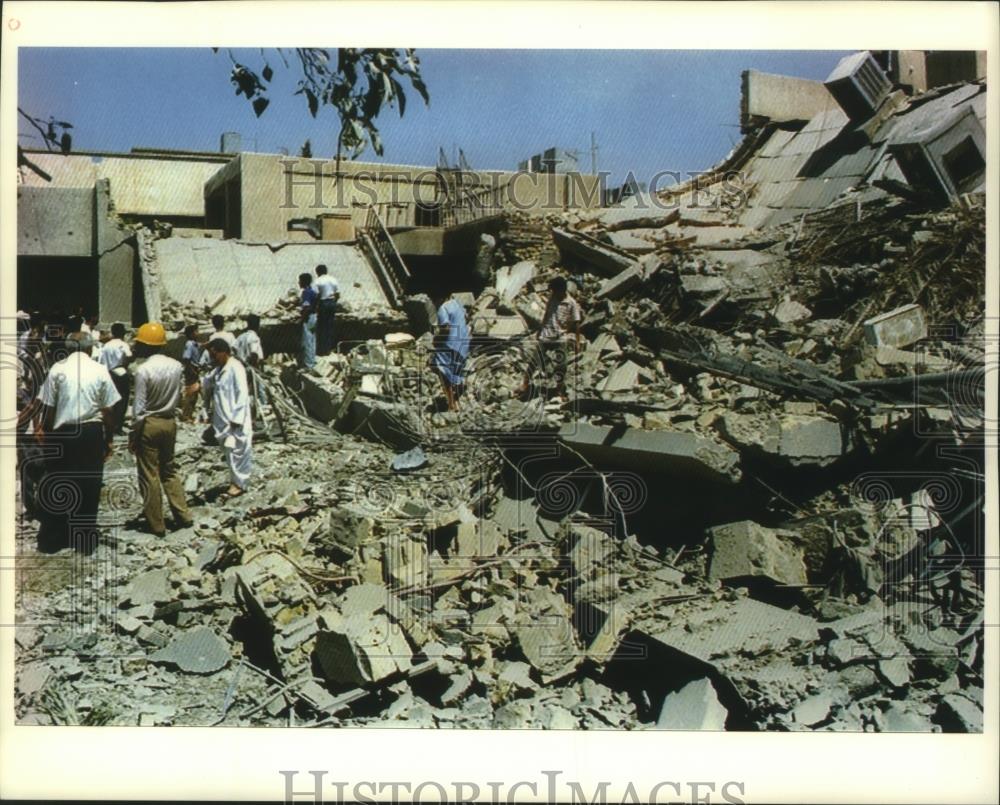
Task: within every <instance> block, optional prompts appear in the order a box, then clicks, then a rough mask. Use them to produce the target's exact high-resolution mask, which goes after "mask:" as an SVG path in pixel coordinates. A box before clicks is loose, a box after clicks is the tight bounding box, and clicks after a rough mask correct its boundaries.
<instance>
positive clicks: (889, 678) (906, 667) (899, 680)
mask: <svg viewBox="0 0 1000 805" xmlns="http://www.w3.org/2000/svg"><path fill="white" fill-rule="evenodd" d="M876 668H877V669H878V674H879V676H880V677H882V679H884V680H885V681H886V683H887V684H888V685H890V686H892V687H894V688H901V687H904V686H905V685H908V684H910V663H909V661H908V660H907V658H906V657H892V658H890V659H885V660H879V662H878V665H877V666H876Z"/></svg>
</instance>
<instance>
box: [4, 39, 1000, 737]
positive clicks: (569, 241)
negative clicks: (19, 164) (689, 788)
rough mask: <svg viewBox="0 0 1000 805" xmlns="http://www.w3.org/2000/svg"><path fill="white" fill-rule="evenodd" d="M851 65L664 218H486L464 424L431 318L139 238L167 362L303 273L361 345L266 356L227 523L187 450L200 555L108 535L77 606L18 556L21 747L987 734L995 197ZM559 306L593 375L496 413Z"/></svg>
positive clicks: (668, 194)
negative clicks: (288, 738) (544, 322)
mask: <svg viewBox="0 0 1000 805" xmlns="http://www.w3.org/2000/svg"><path fill="white" fill-rule="evenodd" d="M845 62H847V63H845V64H843V65H841V67H838V70H837V71H835V75H834V76H833V77H831V82H828V84H827V85H826V87H824V85H822V84H817V83H816V82H804V83H806V84H809V85H810V86H809V87H808V88H807V90H808V91H805V90H803V89H802V88H796V86H795V85H786V84H783V83H780V82H776V81H770V79H774V78H776V77H770V79H769V77H767V76H764V75H763V74H752V75H745V76H744V94H745V97H744V106H745V109H744V134H745V137H744V140H743V142H742V143H741V144H740V145H739V146H738V147H737V148H736V149H735V150H734V152H733V153H732V154H730V155H729V156H728V157H727V158H726V159H725V160H724V161H723V162H722V163H721V164H720V166H719V167H718V170H717V171H715V172H714V173H711V174H709V175H707V176H705V177H702V178H701V179H699V180H698V181H697V182H693V183H690V184H688V185H686V186H678V187H675V188H671V189H669V190H668V191H664V192H663V193H662V194H661V195H660V196H659V197H658V198H657V199H656V201H657V204H652V203H651V199H650V198H649V197H648V196H643V195H642V194H639V195H636V196H633V197H632V198H630V199H627V200H626V201H624V202H623V203H622V204H621V205H620V206H617V207H611V208H606V209H601V208H595V209H568V210H565V211H561V212H559V213H551V212H550V213H549V214H548V215H545V216H542V215H537V214H526V213H516V212H512V211H509V210H508V211H506V212H504V213H502V214H500V215H499V216H497V217H496V220H495V221H494V223H496V224H497V225H496V226H494V228H493V229H492V233H493V234H491V235H484V236H483V239H482V241H481V242H479V246H478V248H479V252H478V255H479V257H478V259H477V261H476V265H477V270H479V271H484V272H486V274H487V275H488V276H487V280H488V281H487V283H486V287H485V289H484V290H482V291H481V292H479V293H472V292H463V293H458V294H456V297H457V298H459V300H460V301H462V302H463V304H464V305H465V306H466V309H467V312H468V317H469V321H470V326H471V329H472V332H473V334H474V344H473V352H472V356H471V358H470V363H469V369H468V380H467V392H466V395H465V397H464V398H463V400H462V401H461V408H460V410H459V411H458V412H454V413H452V412H447V411H443V410H441V405H440V400H439V393H438V392H439V384H438V381H437V379H436V378H435V377H434V375H433V374H432V373H431V372H430V370H429V369H428V366H427V364H428V357H429V355H430V351H431V349H432V346H431V335H430V332H429V326H430V323H431V322H432V321H433V314H434V309H433V306H430V307H429V305H430V302H429V299H428V298H427V297H426V296H424V295H420V294H410V295H408V296H406V298H405V299H402V300H401V301H400V303H399V304H398V305H394V304H392V298H391V296H392V295H391V293H390V292H389V291H386V290H385V288H387V287H389V286H387V285H386V284H385V283H386V282H387V281H386V280H385V279H384V276H385V272H386V271H387V270H389V269H387V267H386V266H385V265H380V264H378V261H377V260H374V259H373V258H366V257H365V252H364V251H363V250H360V249H358V248H356V247H355V246H354V245H350V244H324V245H322V246H320V245H314V244H305V243H287V244H284V245H281V246H277V247H275V246H273V245H270V246H269V245H267V244H253V243H245V242H241V241H237V240H233V239H214V238H207V239H203V238H185V237H180V236H177V235H173V236H172V235H171V233H170V232H169V227H163V226H161V227H158V228H143V229H141V232H140V235H139V239H138V243H139V251H140V261H141V267H142V271H143V277H144V294H145V297H146V305H147V307H148V309H149V310H150V311H152V310H154V309H155V310H157V311H160V315H161V316H162V318H163V320H164V321H165V323H166V324H167V326H168V327H174V328H176V327H177V325H179V324H180V323H182V322H185V321H190V320H197V321H202V320H204V319H205V318H206V317H207V314H209V313H211V312H219V311H221V312H223V313H225V314H226V315H227V317H229V318H236V317H238V316H240V315H243V314H246V313H248V312H258V313H260V314H262V316H263V317H264V319H265V329H267V331H268V335H267V338H268V339H269V340H270V341H271V342H272V344H273V345H277V346H278V347H280V345H281V344H282V343H283V341H282V339H285V340H287V339H292V341H294V320H295V308H296V302H295V296H294V293H291V294H290V293H289V292H288V283H287V282H286V281H285V280H284V279H283V278H285V277H288V276H294V273H291V274H290V273H289V271H294V272H297V271H298V270H300V268H299V267H300V266H301V265H302V264H303V261H312V262H320V261H321V260H319V259H316V258H317V255H320V253H321V257H322V260H324V261H325V262H327V263H328V264H329V265H330V266H331V271H332V273H334V274H337V275H338V277H339V278H340V279H341V284H342V286H344V287H346V288H347V289H348V291H347V292H346V293H345V305H344V308H345V310H344V312H343V314H342V317H341V314H338V317H341V318H338V326H340V327H343V330H342V332H347V333H350V334H351V336H350V337H349V338H347V337H345V338H347V340H345V342H344V343H342V345H341V349H340V351H339V352H338V353H337V354H334V355H331V356H329V357H326V358H320V359H319V362H318V365H317V367H316V371H315V372H304V371H302V370H301V369H300V368H299V367H298V366H297V365H296V363H295V360H294V358H293V356H292V355H291V354H287V352H288V351H292V352H293V351H294V350H293V349H292V350H288V351H286V350H282V349H280V348H275V347H273V346H272V349H271V350H269V351H270V352H274V353H276V354H275V355H274V357H273V358H272V359H271V361H270V362H269V366H267V368H266V369H265V370H264V379H265V383H266V388H267V390H268V395H269V404H268V405H267V406H265V408H264V411H265V414H266V417H267V420H266V421H265V422H263V423H262V428H261V434H260V438H259V441H258V443H257V444H256V445H255V451H256V457H257V459H256V460H257V465H258V470H257V473H258V475H257V477H256V478H255V479H254V484H253V486H252V489H251V492H250V493H249V494H248V495H245V496H243V497H242V498H238V499H236V500H233V501H226V502H223V501H220V500H218V499H217V498H216V494H217V492H218V489H219V487H220V485H221V486H224V485H225V478H226V475H225V468H224V466H223V464H222V463H221V461H220V457H219V455H218V453H217V451H215V450H213V449H212V448H208V447H205V446H204V445H202V444H201V442H200V440H199V436H200V433H199V431H200V428H199V427H197V426H188V427H186V428H182V429H181V431H180V435H179V444H178V449H179V452H178V461H179V464H180V466H181V471H182V474H183V476H184V477H186V479H187V486H186V491H187V493H188V496H189V500H190V501H191V502H192V504H193V511H194V513H195V514H196V526H195V527H194V528H192V529H186V530H182V531H177V532H173V533H171V534H169V535H168V536H167V538H166V539H165V540H164V541H161V540H158V539H157V538H154V537H152V536H149V535H144V534H141V533H137V532H133V531H130V530H128V529H127V528H125V527H124V526H120V525H119V526H118V527H117V528H115V529H114V534H115V540H114V544H113V545H102V546H101V547H100V548H99V550H98V553H97V554H95V558H94V559H93V560H92V564H91V565H89V566H88V567H87V568H85V572H84V574H83V575H80V574H79V572H78V569H77V570H73V568H72V567H71V566H70V565H69V564H67V561H66V560H65V557H63V556H61V555H55V556H50V557H44V556H35V555H32V554H31V552H30V550H31V549H30V544H31V540H32V537H33V523H32V522H31V521H30V520H27V519H24V520H22V525H21V528H20V531H19V540H20V550H21V561H22V570H21V574H22V583H21V586H20V590H19V607H20V613H21V614H20V625H19V626H18V628H17V634H16V640H17V647H18V660H17V663H18V665H17V667H18V672H17V692H18V700H17V713H18V718H19V723H22V724H66V723H71V724H102V723H107V724H120V725H135V724H139V725H167V724H173V725H208V724H223V725H226V726H237V725H244V726H250V725H253V726H261V725H329V726H337V725H340V726H364V725H397V726H410V727H461V728H527V727H533V728H543V729H608V728H616V729H617V728H622V729H654V728H660V729H685V730H691V729H708V730H723V729H727V730H840V731H878V732H938V731H945V732H951V731H964V732H976V731H981V730H982V703H983V685H984V683H983V678H982V673H983V671H982V669H983V625H984V622H985V618H986V616H987V613H985V612H984V596H983V565H982V557H983V556H984V555H985V539H986V534H985V533H984V527H983V513H982V510H983V500H984V495H985V491H986V490H985V484H984V480H983V473H984V462H983V455H984V446H985V445H986V442H985V439H986V438H987V437H988V435H989V433H988V427H989V425H990V422H989V421H988V419H987V417H985V415H984V410H983V394H984V385H983V384H984V368H985V365H986V362H987V361H995V360H996V355H995V345H992V346H991V345H990V343H989V342H988V340H987V339H986V337H985V320H984V313H985V194H984V192H983V190H982V184H981V183H982V175H981V174H976V175H973V176H971V177H970V176H969V175H965V174H961V175H947V174H942V173H939V172H937V173H936V172H934V171H930V172H928V171H927V170H925V171H923V172H921V170H920V168H919V167H917V164H918V162H919V160H921V159H924V160H930V162H931V163H932V164H933V165H936V166H937V168H935V170H937V169H938V168H940V167H941V165H942V164H945V163H947V160H944V162H942V158H941V154H940V153H939V152H936V151H935V150H934V149H935V148H936V146H935V145H934V143H936V142H939V141H940V138H942V137H945V138H947V137H951V136H952V135H951V134H949V132H953V131H957V130H959V129H961V132H965V134H963V136H964V137H965V139H962V137H958V138H957V139H956V140H955V142H958V143H959V146H960V147H962V148H971V149H973V152H974V150H975V148H977V147H978V145H977V143H979V140H977V139H976V138H977V137H978V134H977V132H976V130H975V127H976V126H977V125H980V122H981V121H984V119H985V98H986V94H985V93H986V86H985V82H984V81H982V80H979V81H961V82H958V83H954V84H947V85H943V86H934V87H931V88H929V89H926V90H925V91H923V92H916V91H915V92H913V94H906V93H905V92H903V91H901V90H900V89H898V88H893V87H894V86H895V85H893V84H892V82H891V81H890V80H889V78H888V77H885V76H884V75H882V74H881V68H880V67H879V64H878V62H877V60H876V59H875V58H874V57H873V56H872V55H871V54H859V55H858V56H857V57H852V58H851V60H849V61H848V60H845ZM863 70H867V71H877V72H873V73H872V74H873V75H875V76H876V77H878V76H880V75H881V76H882V78H883V79H884V86H883V85H882V84H881V83H878V82H875V83H874V84H872V83H871V82H869V83H868V84H867V85H866V86H868V87H871V86H876V87H882V90H881V94H880V95H877V96H874V97H873V96H870V95H863V94H861V93H860V91H859V89H858V86H859V85H858V84H856V83H851V81H852V76H854V75H856V74H857V72H858V71H863ZM778 78H780V77H778ZM789 80H790V79H789ZM769 81H770V83H769ZM838 82H839V83H838ZM786 91H787V92H790V93H791V94H792V95H796V94H799V95H801V103H802V106H801V107H792V108H789V107H788V106H787V103H786V101H783V100H782V98H784V97H785V96H784V95H783V93H785V92H786ZM747 93H752V94H750V95H748V94H747ZM768 93H772V94H770V95H769V94H768ZM779 101H781V102H780V103H779ZM776 104H777V106H776ZM803 109H805V111H802V110H803ZM765 112H766V113H767V114H765ZM961 132H960V133H961ZM970 144H971V145H970ZM959 146H955V147H959ZM973 152H969V153H966V152H962V153H961V154H959V156H961V157H962V160H961V166H964V167H963V168H962V170H966V169H968V170H973V172H975V171H974V164H975V159H974V156H975V153H973ZM935 160H936V161H935ZM969 165H973V168H968V166H969ZM928 176H930V177H931V178H929V179H928V178H926V177H928ZM921 177H925V178H923V179H922V178H921ZM935 177H936V178H935ZM977 177H978V182H977ZM413 231H414V230H407V231H400V232H393V233H392V236H393V238H394V239H395V240H396V241H397V242H399V243H402V242H403V239H404V238H405V237H409V238H410V239H411V240H413V239H414V237H415V236H414V235H413V234H412V232H413ZM404 248H408V247H405V246H401V248H400V251H401V252H404V256H405V255H406V254H407V252H405V251H404ZM307 254H308V256H306V255H307ZM223 266H225V267H229V269H231V270H232V271H234V272H236V274H237V279H238V281H237V282H235V283H234V284H232V285H231V286H229V285H224V284H221V280H219V279H218V275H217V274H216V273H215V271H216V270H217V269H218V268H220V267H223ZM407 270H408V269H407V268H406V266H403V267H402V268H398V269H397V271H399V272H405V271H407ZM218 273H222V272H218ZM398 276H403V274H399V275H398ZM554 276H564V277H567V278H568V279H570V280H571V283H572V288H573V294H574V296H575V298H576V299H577V300H578V301H579V302H580V303H581V305H582V308H583V310H584V314H585V320H584V323H583V325H582V332H583V335H584V337H585V344H584V347H583V348H582V349H581V351H580V353H579V355H574V356H571V358H570V362H569V381H568V390H567V394H566V395H565V396H564V397H560V398H556V399H546V393H545V392H546V391H547V388H546V385H545V382H544V380H543V379H541V378H538V377H536V378H534V380H535V381H536V385H535V387H534V389H533V393H532V394H531V395H529V398H528V399H527V400H520V399H516V398H513V397H512V396H511V394H510V391H511V389H512V388H513V387H514V386H516V385H517V384H518V382H519V380H520V378H521V373H522V371H523V369H524V366H525V363H526V361H527V360H528V355H527V346H526V343H527V342H526V341H525V339H524V337H523V336H524V334H525V333H527V332H529V331H530V330H531V329H532V328H534V327H536V326H537V325H538V323H539V321H540V319H541V316H542V313H543V311H544V306H545V294H546V287H547V283H548V281H549V279H550V278H552V277H554ZM404 279H405V277H404ZM456 286H457V287H460V288H462V289H464V288H466V287H471V286H470V285H468V284H466V283H464V281H462V280H456ZM379 289H381V290H379ZM185 295H186V296H185ZM130 473H131V468H130V466H129V465H128V463H127V461H126V460H125V459H122V458H120V457H119V458H117V459H116V463H115V464H113V465H111V471H110V473H109V474H110V476H111V477H110V478H109V480H108V487H109V489H108V497H109V502H108V504H107V505H108V508H110V509H113V508H114V505H115V503H114V502H113V501H111V500H110V498H111V494H112V492H113V491H114V490H116V489H118V490H121V489H127V488H128V486H129V483H130V482H131V474H130ZM125 497H127V495H125ZM119 505H121V506H122V507H123V508H126V509H127V508H128V506H134V505H135V503H134V500H133V501H131V502H129V501H127V500H126V501H125V502H124V503H120V504H119ZM29 557H30V559H29ZM88 561H89V560H88ZM84 594H86V595H87V596H91V597H92V598H93V599H94V600H95V601H97V602H98V603H100V604H101V606H99V607H95V608H94V609H93V611H92V613H91V614H92V621H91V622H82V623H81V622H80V606H79V599H80V597H81V596H82V595H84ZM88 611H89V610H88Z"/></svg>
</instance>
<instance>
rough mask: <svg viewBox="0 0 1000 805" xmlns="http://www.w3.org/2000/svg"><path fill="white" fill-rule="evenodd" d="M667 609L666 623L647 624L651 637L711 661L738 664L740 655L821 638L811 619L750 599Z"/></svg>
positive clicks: (712, 662)
mask: <svg viewBox="0 0 1000 805" xmlns="http://www.w3.org/2000/svg"><path fill="white" fill-rule="evenodd" d="M668 613H669V615H670V619H671V622H670V625H669V626H667V627H666V628H656V626H655V625H653V624H650V626H653V628H652V629H651V630H649V634H650V636H651V637H652V638H653V639H654V640H656V641H657V642H659V643H661V644H663V645H665V646H667V647H669V648H671V649H673V650H674V651H679V652H681V653H683V654H686V655H688V656H690V657H693V658H695V659H698V660H701V661H702V662H705V663H709V664H716V663H718V662H721V661H725V660H729V661H731V662H734V663H737V664H738V663H739V660H740V657H741V656H750V655H757V654H761V653H763V652H766V651H777V650H780V649H783V648H785V647H786V646H788V645H790V644H793V643H794V644H804V643H813V642H815V641H816V640H817V639H818V636H819V624H817V622H816V621H814V620H813V619H812V618H809V617H807V616H805V615H800V614H798V613H797V612H791V611H789V610H785V609H781V608H780V607H775V606H771V605H770V604H764V603H761V602H760V601H755V600H753V599H752V598H742V597H741V598H737V599H736V600H734V601H727V600H721V601H716V602H712V605H711V606H710V607H708V608H705V609H700V608H697V607H693V606H691V607H684V606H681V605H678V606H676V607H670V608H667V609H666V610H665V612H664V615H666V614H668ZM675 615H676V617H675ZM647 629H648V627H647Z"/></svg>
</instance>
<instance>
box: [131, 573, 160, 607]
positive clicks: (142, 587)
mask: <svg viewBox="0 0 1000 805" xmlns="http://www.w3.org/2000/svg"><path fill="white" fill-rule="evenodd" d="M169 576H170V574H169V571H167V570H151V571H149V572H148V573H143V574H142V575H141V576H137V577H136V578H134V579H132V581H131V582H129V585H128V587H127V588H126V591H125V597H124V598H123V599H122V602H121V603H123V604H129V603H130V604H131V605H132V606H134V607H138V606H142V605H143V604H162V603H165V602H167V601H169V600H170V599H171V597H172V596H171V588H170V577H169Z"/></svg>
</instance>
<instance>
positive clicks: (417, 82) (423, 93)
mask: <svg viewBox="0 0 1000 805" xmlns="http://www.w3.org/2000/svg"><path fill="white" fill-rule="evenodd" d="M410 83H411V84H413V88H414V89H415V90H416V91H417V92H419V93H420V97H421V98H423V99H424V103H426V104H430V102H431V98H430V95H428V94H427V87H426V86H424V82H423V81H422V80H421V79H419V78H417V77H416V76H410Z"/></svg>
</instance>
